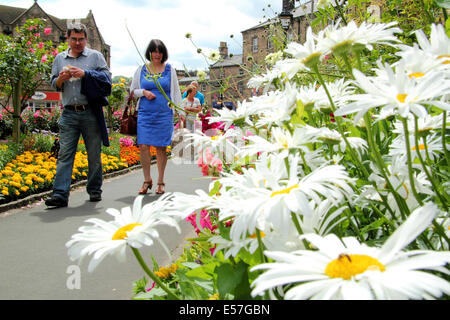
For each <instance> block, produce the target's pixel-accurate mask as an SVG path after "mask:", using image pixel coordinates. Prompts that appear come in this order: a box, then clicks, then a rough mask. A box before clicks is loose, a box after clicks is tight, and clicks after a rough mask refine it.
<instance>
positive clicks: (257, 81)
mask: <svg viewBox="0 0 450 320" xmlns="http://www.w3.org/2000/svg"><path fill="white" fill-rule="evenodd" d="M277 78H281V73H280V71H279V70H276V69H271V70H267V71H266V73H265V74H262V75H255V76H253V77H251V78H250V80H249V81H248V82H247V87H249V88H253V89H259V88H261V87H262V86H263V85H264V84H265V85H266V86H265V88H264V93H267V91H268V89H269V87H270V85H271V84H272V82H273V80H275V79H277Z"/></svg>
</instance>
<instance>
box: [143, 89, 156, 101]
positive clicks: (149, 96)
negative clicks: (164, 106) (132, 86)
mask: <svg viewBox="0 0 450 320" xmlns="http://www.w3.org/2000/svg"><path fill="white" fill-rule="evenodd" d="M143 93H144V97H146V98H147V99H148V100H153V99H155V98H156V96H155V94H154V93H153V92H151V91H148V90H144V92H143Z"/></svg>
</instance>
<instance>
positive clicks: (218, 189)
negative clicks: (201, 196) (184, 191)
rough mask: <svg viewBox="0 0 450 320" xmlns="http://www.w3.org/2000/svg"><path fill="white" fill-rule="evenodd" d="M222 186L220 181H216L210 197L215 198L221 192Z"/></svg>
mask: <svg viewBox="0 0 450 320" xmlns="http://www.w3.org/2000/svg"><path fill="white" fill-rule="evenodd" d="M221 186H222V185H221V184H220V182H219V181H216V182H215V183H214V187H213V188H212V189H211V191H210V192H209V196H210V197H212V196H214V195H216V194H217V193H218V192H219V191H220V187H221Z"/></svg>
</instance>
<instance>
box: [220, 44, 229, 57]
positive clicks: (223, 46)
mask: <svg viewBox="0 0 450 320" xmlns="http://www.w3.org/2000/svg"><path fill="white" fill-rule="evenodd" d="M219 54H220V56H221V57H222V59H225V58H227V57H228V47H227V43H226V42H220V47H219Z"/></svg>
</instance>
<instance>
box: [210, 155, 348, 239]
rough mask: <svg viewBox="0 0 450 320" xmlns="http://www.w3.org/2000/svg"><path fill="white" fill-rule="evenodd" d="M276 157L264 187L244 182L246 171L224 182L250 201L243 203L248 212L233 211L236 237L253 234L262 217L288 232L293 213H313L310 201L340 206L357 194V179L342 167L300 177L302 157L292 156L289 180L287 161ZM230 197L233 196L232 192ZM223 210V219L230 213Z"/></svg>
mask: <svg viewBox="0 0 450 320" xmlns="http://www.w3.org/2000/svg"><path fill="white" fill-rule="evenodd" d="M275 158H276V157H272V158H270V159H271V162H270V168H271V170H273V171H272V176H270V175H267V174H264V173H263V172H259V174H260V181H263V184H260V186H256V187H255V186H250V185H249V184H246V183H243V180H244V179H245V178H246V175H247V172H245V171H244V173H243V174H242V175H239V177H236V180H235V181H233V179H228V180H226V179H221V180H220V181H221V183H223V187H224V188H225V189H226V188H227V187H230V189H231V190H232V192H233V193H234V194H237V195H238V196H237V197H239V198H240V199H242V198H243V195H245V198H246V199H245V201H244V202H243V203H245V208H246V210H242V211H236V212H234V211H233V212H232V214H233V215H234V216H236V220H235V222H234V224H233V226H232V228H231V233H230V235H231V237H232V238H234V237H236V238H242V237H245V236H246V234H247V233H253V232H254V228H256V225H257V223H256V222H257V221H258V219H260V217H261V216H262V217H264V221H266V222H267V223H269V224H271V225H273V226H274V228H276V229H280V231H281V232H285V231H287V230H288V228H289V225H290V224H291V223H292V221H291V212H294V213H297V214H300V215H311V214H313V210H312V208H311V207H310V205H309V201H310V200H314V201H315V202H316V203H319V202H321V201H322V200H323V199H324V198H327V199H330V200H331V201H333V203H339V202H340V201H343V200H344V199H345V197H351V194H353V190H352V188H351V187H350V183H352V182H353V181H354V180H353V179H352V178H350V177H349V176H348V174H347V172H346V171H345V170H344V167H342V166H339V165H331V166H325V167H322V168H319V169H316V170H314V171H313V172H312V173H310V174H309V175H307V176H305V177H303V178H301V177H298V175H297V170H298V162H299V157H298V156H294V157H292V156H291V157H289V158H288V159H289V160H288V162H289V166H290V170H291V172H290V174H289V178H288V179H286V178H285V176H286V174H287V173H286V169H285V162H284V161H283V159H281V161H280V160H278V161H276V160H274V159H275ZM276 173H278V175H279V176H278V177H276ZM229 195H230V196H232V197H233V194H232V193H229ZM223 196H225V195H222V197H223ZM222 209H223V210H221V213H220V214H219V216H220V219H222V217H223V215H226V212H227V209H226V208H222ZM239 209H241V207H239ZM222 211H223V212H222ZM261 230H262V229H261Z"/></svg>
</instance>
